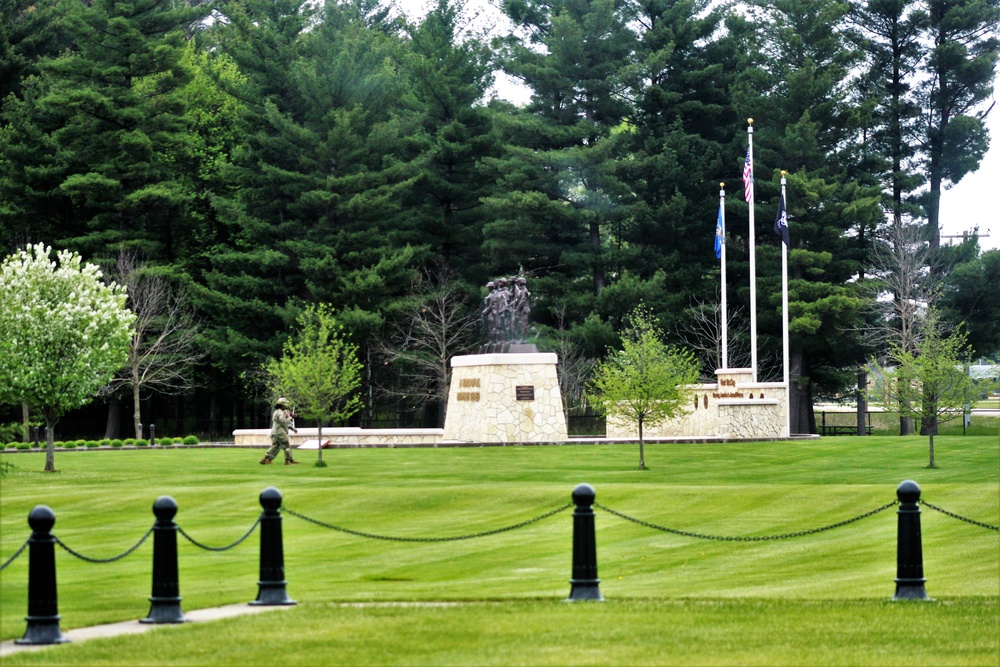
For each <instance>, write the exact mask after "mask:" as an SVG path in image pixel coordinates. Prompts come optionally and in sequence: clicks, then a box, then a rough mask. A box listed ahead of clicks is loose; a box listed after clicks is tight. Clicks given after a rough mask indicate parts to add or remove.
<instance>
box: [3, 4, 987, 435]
mask: <svg viewBox="0 0 1000 667" xmlns="http://www.w3.org/2000/svg"><path fill="white" fill-rule="evenodd" d="M192 5H196V6H192ZM207 9H208V5H205V4H201V3H173V4H163V3H157V2H155V1H154V0H138V2H135V3H132V4H121V3H118V4H115V3H113V2H111V0H94V1H93V2H89V3H88V2H66V3H60V2H57V1H56V0H40V1H39V2H36V3H28V2H26V1H25V0H0V103H2V110H0V244H2V245H3V247H4V248H9V249H12V248H14V247H16V246H19V245H23V244H24V243H25V242H37V241H44V242H47V243H50V244H53V245H57V246H60V247H63V246H69V247H71V248H72V249H76V250H78V251H79V252H81V253H82V254H83V255H84V257H85V259H88V260H92V261H95V262H99V263H101V262H106V261H107V260H108V258H109V257H111V256H112V255H113V252H114V251H115V250H117V249H118V248H121V247H131V248H135V249H138V250H140V251H141V252H142V253H143V255H144V257H145V258H146V260H147V261H148V262H149V264H150V265H151V266H152V267H154V268H155V270H157V271H158V272H162V274H163V275H165V276H168V277H169V279H170V281H171V282H172V283H176V284H177V285H181V286H183V287H184V289H185V291H187V292H188V293H190V294H191V295H192V302H193V305H194V306H195V308H196V310H197V316H198V319H199V320H200V325H201V331H202V335H201V337H200V339H199V345H200V346H201V347H202V349H203V351H204V352H205V354H206V361H205V363H204V364H203V365H202V367H201V368H200V369H199V375H200V377H201V379H202V384H203V385H204V388H203V392H204V394H199V396H198V398H197V399H192V400H196V401H197V402H198V403H205V404H209V405H210V406H211V407H210V408H206V409H205V410H206V412H208V413H210V415H211V418H212V419H216V420H218V418H219V416H220V415H219V412H222V413H227V411H228V413H227V414H223V415H222V417H223V419H228V420H230V421H235V420H237V419H244V418H249V417H251V416H254V415H253V405H252V404H253V402H254V400H255V399H254V397H253V396H252V394H253V389H252V388H251V387H250V386H249V383H248V382H246V381H244V380H243V379H241V378H250V377H252V376H253V374H254V372H255V371H256V370H257V369H259V367H260V364H261V362H262V361H263V360H265V359H267V358H269V357H274V356H277V355H278V354H279V352H280V350H281V348H282V345H283V343H284V341H285V340H286V338H288V337H289V336H290V335H291V334H294V333H296V331H295V321H296V318H297V317H298V315H299V314H300V313H301V312H303V311H304V310H305V309H306V308H308V307H309V306H310V305H311V304H315V303H329V304H331V305H332V306H333V307H334V308H336V309H337V312H338V314H339V315H338V319H339V320H340V321H341V322H342V324H343V325H344V327H345V334H346V335H347V336H349V338H350V340H351V342H352V343H353V344H355V345H357V346H358V353H359V359H360V360H361V361H362V363H363V364H364V365H365V371H364V374H363V377H362V395H363V396H365V404H364V407H363V410H362V413H361V417H360V419H361V421H362V422H363V423H364V422H365V421H366V420H371V419H373V418H375V417H376V416H378V415H380V414H384V413H386V412H389V411H391V410H387V409H385V408H384V407H383V406H380V405H379V404H378V402H377V400H384V399H378V394H377V393H376V392H375V389H376V388H379V387H388V386H396V387H397V388H399V389H405V388H400V387H398V386H397V385H399V384H400V383H399V382H398V378H397V377H395V376H394V375H393V370H392V369H391V368H388V367H384V364H379V363H375V360H376V356H377V355H376V353H377V352H378V349H379V344H378V343H379V341H380V340H386V339H388V338H389V337H390V332H391V331H392V330H393V328H394V326H395V324H397V323H399V322H401V321H404V320H405V319H406V314H407V312H408V308H409V306H410V304H411V303H412V297H413V296H414V295H413V294H412V293H411V292H412V291H413V288H412V285H413V284H414V278H415V277H416V276H417V275H420V274H421V273H422V272H423V273H426V272H428V271H435V270H441V271H444V272H446V273H447V274H448V275H449V279H450V280H452V281H453V282H454V283H455V284H456V285H458V286H459V289H460V290H461V291H462V293H463V294H468V295H470V299H471V301H472V302H476V301H477V299H479V298H481V295H478V294H476V291H477V290H479V289H481V288H482V286H483V285H484V283H485V282H486V280H488V279H492V278H494V277H498V276H507V275H513V274H515V273H522V272H523V274H524V275H526V276H527V277H528V279H529V283H530V289H531V292H532V296H533V304H532V315H533V319H534V327H535V333H536V334H537V341H538V343H539V345H540V346H541V347H544V348H546V349H558V350H560V351H561V352H560V354H561V356H562V355H565V356H566V358H567V360H568V359H570V358H573V359H574V360H575V361H578V362H579V363H578V364H577V363H575V362H574V366H575V368H576V369H577V370H575V371H573V373H572V374H571V375H572V376H573V378H574V379H573V384H575V385H579V383H580V382H584V381H585V380H586V374H587V373H588V372H589V368H590V367H591V366H592V364H593V362H594V361H595V360H596V359H597V358H599V357H600V356H602V355H603V354H604V351H605V350H606V348H607V347H608V346H609V345H614V344H616V343H617V342H618V332H619V331H621V330H622V327H623V323H624V321H625V318H626V315H627V313H628V312H629V311H631V310H632V308H634V307H635V306H636V305H637V304H638V303H640V302H641V303H643V304H645V305H646V307H647V308H648V309H649V311H650V312H651V313H652V314H653V315H654V316H656V317H657V318H658V319H659V321H660V322H661V324H662V326H663V328H664V329H665V330H666V331H668V332H672V335H679V334H678V333H677V332H682V331H684V330H685V326H686V325H688V324H689V322H690V321H691V318H692V314H693V313H696V312H701V311H706V309H708V310H710V309H711V307H712V306H713V304H715V303H716V302H717V301H718V293H719V264H718V261H717V260H716V259H715V257H714V254H713V252H712V249H711V244H712V234H713V229H714V224H715V217H716V210H717V206H718V203H719V199H718V193H719V184H720V183H723V182H724V183H725V184H726V191H727V193H728V197H727V200H726V215H727V232H728V236H727V259H728V263H727V271H728V280H729V285H728V291H727V294H728V298H729V303H730V307H731V310H735V309H740V310H742V311H743V312H746V311H747V310H748V301H749V289H748V283H749V255H748V248H749V239H750V235H751V234H753V235H754V237H755V242H756V246H757V257H756V264H757V297H758V330H759V347H760V352H761V354H760V360H761V363H760V366H761V368H760V375H761V377H762V379H777V378H778V377H779V376H780V373H781V368H780V364H779V361H778V360H779V359H780V354H781V348H780V334H781V331H780V275H779V266H780V254H779V253H780V249H779V246H778V245H777V243H776V242H775V241H774V240H773V237H772V235H771V232H770V228H771V224H772V220H773V214H774V208H775V205H776V202H777V197H778V193H779V171H780V170H787V171H788V172H789V175H788V210H789V214H790V228H791V242H792V247H791V252H790V260H791V261H790V267H791V282H790V304H791V318H790V320H791V343H792V366H793V379H794V382H795V386H796V392H795V401H796V403H795V406H794V407H795V414H796V415H797V420H793V431H809V430H812V423H811V414H812V411H811V409H810V403H811V401H812V398H813V395H814V394H823V395H833V394H840V393H842V392H843V391H844V390H845V388H847V387H849V386H850V385H851V383H852V382H853V381H854V378H855V373H856V371H855V368H856V366H857V364H858V362H860V361H861V360H862V359H863V358H865V357H866V356H867V355H869V354H871V353H873V352H875V350H874V349H872V348H870V347H868V346H867V343H866V341H863V340H861V339H860V338H859V337H858V336H856V335H855V334H854V331H856V330H857V329H858V328H859V327H860V326H861V325H862V319H863V318H862V316H861V313H862V312H864V308H863V306H864V305H865V302H866V300H868V299H870V298H871V292H872V291H871V290H868V289H865V285H866V283H867V282H868V281H869V279H870V277H871V274H872V268H873V267H872V266H871V264H872V262H871V258H870V253H871V251H872V249H873V247H880V246H881V244H884V243H886V241H885V238H884V236H885V235H884V234H883V231H882V229H883V228H884V227H885V226H886V223H895V224H897V225H899V226H903V225H911V224H921V225H922V224H927V225H928V226H929V227H930V230H931V234H930V236H929V237H928V238H929V240H930V243H931V245H935V244H936V236H935V234H934V232H935V230H936V229H937V217H936V216H937V214H936V210H937V208H936V198H937V196H938V194H937V193H939V192H940V188H941V187H947V184H949V183H955V182H958V181H959V180H960V179H961V178H962V177H963V176H964V175H965V174H966V173H968V172H969V171H970V170H974V169H975V168H977V166H978V164H979V159H980V157H981V156H982V154H983V152H984V151H985V148H986V146H987V140H988V137H987V136H986V134H985V129H984V126H983V123H982V114H983V111H984V109H985V107H986V104H985V103H984V100H987V99H988V98H989V96H990V95H991V94H992V91H993V76H994V68H995V64H996V61H997V53H998V42H997V39H996V35H995V32H991V31H990V27H991V26H993V25H995V24H996V21H997V12H998V11H1000V9H998V8H997V6H996V3H992V2H983V1H982V0H961V1H960V2H944V1H943V0H853V1H851V2H847V1H838V2H825V1H820V0H775V1H774V2H764V1H763V0H760V1H754V2H748V3H738V4H737V5H735V6H727V5H724V4H720V3H714V2H709V0H679V1H678V0H647V1H645V2H642V3H637V2H627V1H624V0H553V1H550V0H508V1H507V2H505V3H503V11H504V12H505V13H506V14H507V16H508V17H510V18H511V20H512V21H513V23H514V25H515V26H516V31H514V32H512V33H510V34H506V35H499V36H497V35H496V33H493V34H491V35H490V36H491V37H493V38H494V41H492V42H489V41H488V36H487V32H486V27H485V26H482V25H479V24H476V23H474V22H473V23H470V20H471V19H470V17H469V16H467V14H466V12H467V11H468V10H469V8H468V6H467V5H466V3H461V2H458V1H457V0H437V1H436V2H434V3H430V4H429V6H428V7H427V8H426V9H427V10H428V12H427V13H426V15H425V16H424V17H423V18H422V19H420V20H419V21H417V20H412V19H409V20H408V19H406V18H405V17H399V16H398V14H396V13H394V12H393V11H392V7H391V6H390V4H389V3H387V2H382V1H380V0H351V1H347V0H343V1H340V0H333V1H331V2H328V3H320V4H317V3H311V2H305V1H304V0H278V1H277V2H274V1H271V0H222V2H220V3H218V4H217V5H214V9H215V10H216V11H217V12H218V13H219V17H220V18H221V20H216V21H212V22H204V23H199V19H200V18H201V17H202V16H204V15H205V12H206V11H207ZM43 27H44V28H45V29H42V28H43ZM495 70H496V71H497V72H499V71H503V72H505V73H507V74H509V75H512V76H513V77H514V78H515V79H517V80H518V81H520V82H521V83H523V84H524V85H525V86H526V87H527V89H528V91H529V93H530V96H531V97H530V100H529V101H528V103H527V104H525V105H523V106H518V105H515V104H513V103H510V102H506V101H502V100H492V101H491V100H488V96H489V90H490V86H491V85H492V84H493V83H494V77H495V76H496V73H495ZM748 117H753V118H754V119H755V124H754V126H755V128H756V130H755V135H754V138H755V158H756V160H755V165H754V166H755V174H756V202H757V203H756V209H755V212H756V223H757V225H756V226H757V228H756V229H754V230H749V229H748V228H747V220H748V212H749V211H748V207H747V204H746V203H745V202H744V200H743V198H742V196H741V194H742V193H741V190H742V187H741V186H742V184H741V181H740V176H741V169H742V163H743V157H744V155H745V151H746V144H747V137H746V136H745V130H746V118H748ZM918 121H920V122H918ZM922 121H928V122H922ZM919 193H925V194H919ZM955 252H958V251H955ZM961 252H966V251H961ZM968 252H969V253H971V254H967V255H961V256H958V255H956V254H954V252H952V253H947V252H946V253H942V254H941V255H940V256H939V257H938V258H937V259H936V260H935V262H936V264H935V268H936V269H937V272H938V274H939V275H940V277H941V278H943V279H944V280H945V289H944V292H943V295H942V300H943V303H942V307H944V308H945V311H946V316H947V317H948V318H949V319H950V320H952V321H954V322H956V323H957V322H959V321H964V322H966V325H967V327H968V332H969V341H970V343H971V345H972V346H973V348H974V349H975V350H976V351H977V352H980V353H983V354H988V353H990V352H995V351H996V350H997V349H998V348H1000V332H998V331H997V330H996V326H995V322H996V321H998V319H1000V316H998V315H997V310H998V308H997V306H996V305H995V304H994V299H992V298H991V296H990V294H987V292H988V291H989V290H988V289H987V286H988V285H991V284H995V282H996V280H997V276H995V275H994V274H995V273H996V271H995V270H994V264H997V262H996V261H994V258H993V257H992V256H991V255H989V254H988V253H987V254H984V255H983V256H982V257H978V258H977V257H976V256H975V254H976V253H975V252H974V250H969V251H968ZM984 290H985V291H984ZM866 324H867V325H868V326H875V325H878V324H883V325H884V324H886V323H884V322H873V321H871V316H869V320H868V321H867V322H866ZM889 325H891V323H889ZM746 328H747V327H745V326H744V327H743V329H746ZM746 333H747V332H746V331H735V330H733V329H732V328H731V330H730V338H731V339H733V338H735V337H738V336H741V335H742V336H745V335H746ZM703 370H705V371H706V372H707V373H709V374H711V373H712V371H713V370H714V369H711V368H706V369H703ZM566 389H567V391H568V390H569V387H568V385H567V387H566ZM199 391H202V390H199ZM202 398H205V399H208V400H204V401H202ZM248 404H249V405H248ZM201 407H202V406H201V405H199V409H200V408H201ZM248 407H249V408H250V409H248ZM390 407H396V406H390ZM14 418H15V414H11V415H10V417H9V419H14ZM189 418H190V416H189ZM204 418H205V415H204V414H199V415H198V417H197V419H199V420H201V419H204ZM5 419H7V417H5ZM184 428H185V429H187V428H189V427H187V426H185V427H184ZM214 428H215V427H214V426H213V427H211V428H210V429H207V430H209V431H212V430H213V429H214ZM199 432H200V427H199ZM2 440H3V438H0V441H2Z"/></svg>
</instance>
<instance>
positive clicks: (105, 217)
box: [4, 0, 207, 261]
mask: <svg viewBox="0 0 1000 667" xmlns="http://www.w3.org/2000/svg"><path fill="white" fill-rule="evenodd" d="M63 7H64V11H65V13H64V15H63V16H62V18H61V25H62V28H63V29H64V30H65V31H66V34H67V35H68V36H69V37H70V38H71V40H72V43H73V45H74V46H73V48H72V49H69V50H67V51H65V52H63V53H62V54H60V55H59V56H57V57H52V58H47V59H45V60H44V61H42V62H41V63H40V65H39V67H40V69H41V74H40V78H39V79H38V80H37V83H36V84H33V86H34V87H33V89H32V90H30V91H25V97H24V99H23V100H19V101H17V102H15V103H13V104H9V105H7V106H6V107H5V118H6V119H7V121H8V122H9V123H10V126H9V129H10V134H9V135H8V137H9V138H10V139H11V141H10V143H9V144H7V145H6V147H5V149H4V153H5V154H6V155H7V156H8V159H9V160H10V163H11V164H12V166H13V167H14V171H13V173H10V174H8V176H7V178H5V179H4V180H5V183H4V190H5V195H7V196H10V197H11V198H12V199H13V201H14V202H16V203H15V204H14V206H16V207H17V209H15V210H20V211H27V210H32V209H34V208H35V206H34V205H35V204H36V203H37V204H38V210H39V211H40V212H41V214H42V215H44V216H46V217H48V219H42V220H40V221H39V222H40V223H41V228H42V229H44V230H48V231H49V232H50V233H51V234H52V235H53V238H52V240H53V241H57V242H59V243H60V244H61V245H68V246H71V247H74V248H78V249H80V250H81V251H82V252H85V253H87V254H90V255H93V254H94V253H96V252H98V251H101V250H104V249H105V248H108V247H120V246H123V245H131V246H135V247H139V248H141V249H142V250H144V251H145V253H146V254H147V255H148V256H150V257H151V258H157V259H160V258H162V259H166V260H167V261H170V260H172V259H173V258H174V257H175V256H176V254H177V248H176V236H177V230H176V229H175V226H176V224H177V221H178V220H182V219H183V218H184V215H185V208H186V205H187V200H188V195H187V193H186V192H185V190H184V188H183V185H182V183H181V182H180V181H179V179H178V176H177V174H176V171H175V169H174V167H173V163H174V161H175V159H176V156H177V154H178V153H181V152H183V151H184V150H185V146H184V140H185V132H186V128H185V127H184V123H183V112H184V104H185V103H184V98H183V95H182V90H183V86H184V84H185V83H186V82H187V80H188V76H189V74H188V72H187V70H186V68H185V67H184V66H183V65H182V64H181V57H182V54H183V47H184V39H185V33H184V27H185V26H186V25H188V24H190V23H191V22H192V21H193V20H195V19H196V18H198V17H199V16H203V15H204V14H205V12H206V11H207V10H205V9H198V8H188V7H185V6H183V5H182V6H176V7H175V6H172V5H164V4H163V3H161V2H157V1H156V0H137V2H134V3H131V4H128V5H122V4H120V3H114V2H111V1H110V0H94V2H92V3H86V4H85V3H67V4H65V5H63ZM39 151H44V153H39ZM33 155H34V157H33ZM24 158H26V159H24ZM12 208H13V207H12ZM35 215H37V214H35Z"/></svg>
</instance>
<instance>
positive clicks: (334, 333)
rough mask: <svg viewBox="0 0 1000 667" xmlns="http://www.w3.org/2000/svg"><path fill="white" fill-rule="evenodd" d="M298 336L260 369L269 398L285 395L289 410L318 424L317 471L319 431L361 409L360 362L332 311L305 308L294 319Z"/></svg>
mask: <svg viewBox="0 0 1000 667" xmlns="http://www.w3.org/2000/svg"><path fill="white" fill-rule="evenodd" d="M297 329H298V333H297V335H296V336H294V337H293V338H291V339H289V340H288V341H286V342H285V346H284V351H283V354H282V356H281V358H279V359H272V360H270V361H269V362H268V363H267V364H266V366H265V370H266V372H267V374H268V375H269V376H270V379H271V386H272V387H273V390H274V392H275V394H277V395H282V396H287V397H288V398H289V399H290V400H291V401H292V404H293V405H294V406H295V410H296V411H297V412H298V413H299V414H301V415H302V416H303V417H305V418H307V419H312V420H315V421H316V422H317V424H318V425H319V429H318V430H319V436H318V437H319V442H320V444H321V446H320V447H319V455H318V458H317V460H316V465H317V466H319V467H323V466H325V465H326V464H325V463H323V447H322V442H323V427H324V426H326V425H327V424H329V423H331V422H334V421H341V420H344V419H347V418H348V417H350V416H352V415H353V414H354V413H356V412H357V411H358V410H359V409H360V408H361V397H360V396H358V394H357V390H358V387H360V386H361V368H362V366H361V362H359V361H358V358H357V350H358V348H357V346H356V345H353V344H352V343H349V342H347V341H346V340H345V338H344V335H343V328H342V327H341V326H340V324H339V323H338V321H337V316H336V312H335V311H334V310H333V308H332V307H330V306H329V304H317V305H313V306H310V307H308V308H307V309H306V310H305V311H304V312H303V313H302V314H301V315H300V316H299V318H298V320H297Z"/></svg>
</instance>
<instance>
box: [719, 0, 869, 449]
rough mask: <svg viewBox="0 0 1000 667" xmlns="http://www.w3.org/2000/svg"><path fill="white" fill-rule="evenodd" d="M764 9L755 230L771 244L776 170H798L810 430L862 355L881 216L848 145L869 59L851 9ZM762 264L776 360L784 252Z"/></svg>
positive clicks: (798, 412)
mask: <svg viewBox="0 0 1000 667" xmlns="http://www.w3.org/2000/svg"><path fill="white" fill-rule="evenodd" d="M755 6H756V7H757V11H760V12H761V13H760V14H759V15H757V19H758V20H757V23H758V25H759V26H761V27H762V30H761V32H760V35H759V38H760V42H759V45H758V48H759V50H760V54H761V56H762V58H761V60H760V62H761V63H762V64H763V67H761V68H760V70H759V71H757V72H755V73H753V75H752V76H753V80H754V81H755V84H754V87H750V86H744V87H742V88H741V89H739V97H738V103H739V104H740V105H741V106H742V108H743V109H744V110H745V111H746V115H748V116H751V115H752V116H753V117H754V118H755V119H756V121H757V122H755V124H754V125H755V132H754V136H755V142H754V150H755V160H756V163H755V165H754V171H755V176H756V178H755V180H756V194H755V196H756V201H757V220H758V222H759V223H761V224H759V225H758V228H757V229H756V230H755V232H756V234H757V238H758V239H759V240H761V241H763V240H764V239H768V238H773V236H772V235H771V233H770V227H771V220H770V219H769V218H770V216H768V215H767V214H766V213H764V211H767V208H768V207H766V206H764V205H762V204H764V202H766V201H768V200H771V201H773V200H774V198H775V197H776V196H777V194H778V192H777V182H776V181H777V173H776V172H777V171H778V170H779V169H785V170H788V172H789V174H790V175H789V177H788V181H789V183H788V213H789V217H790V220H791V222H790V225H789V226H790V227H791V239H792V240H791V252H790V264H789V273H790V276H789V278H790V280H789V310H790V320H789V329H790V332H791V369H790V372H791V380H792V391H791V396H792V402H791V406H790V410H791V416H792V418H791V430H792V432H793V433H811V432H815V419H814V417H813V410H812V404H813V398H814V395H815V394H817V393H824V392H828V393H834V392H838V391H841V390H843V388H844V387H845V386H846V385H847V384H848V383H849V382H851V381H853V379H854V369H855V368H856V367H857V366H856V363H854V362H859V361H860V360H861V359H862V358H863V354H864V349H863V347H862V346H861V344H860V340H859V338H858V337H856V336H852V335H850V334H849V333H848V332H849V331H850V330H851V329H853V328H856V324H857V319H858V317H859V313H860V311H861V308H862V306H863V303H864V300H863V298H862V296H861V294H860V293H859V291H858V287H857V286H856V285H855V284H854V282H853V281H854V280H855V279H856V278H857V276H858V274H859V271H860V268H861V266H862V265H863V262H864V259H865V256H864V253H863V249H859V248H858V247H857V245H856V244H855V243H853V240H852V239H853V237H854V236H855V235H856V233H857V230H858V228H859V227H864V228H868V229H870V228H871V227H872V226H874V225H876V224H877V223H878V222H879V221H880V220H881V210H880V206H879V204H880V194H879V189H878V188H875V187H867V186H865V185H864V184H859V183H857V182H855V181H852V180H851V178H850V176H849V169H848V164H849V161H850V160H851V159H852V153H851V151H849V150H848V148H849V146H850V143H851V141H852V140H853V138H854V133H855V132H856V128H855V125H854V115H853V112H852V109H851V105H850V103H849V102H850V100H849V97H848V94H849V90H850V86H849V84H850V79H849V77H850V74H851V72H852V69H853V68H854V67H855V66H856V65H857V63H858V59H859V57H860V54H859V53H858V52H857V50H855V49H852V48H850V45H849V44H848V43H847V40H846V36H845V32H844V30H845V17H846V15H847V9H848V7H847V5H846V3H829V2H825V1H821V0H778V1H777V2H774V3H766V4H765V3H761V4H760V5H755ZM772 170H773V171H772ZM769 172H770V173H772V174H773V177H772V178H770V179H768V178H767V174H768V173H769ZM771 210H773V209H771ZM765 230H767V231H765ZM758 257H759V261H758V295H759V298H760V295H763V298H761V299H760V303H759V304H758V305H759V307H760V308H761V311H760V315H761V319H760V322H759V328H760V332H761V333H763V334H768V335H767V336H766V337H764V339H763V340H762V346H761V347H762V350H763V351H764V355H763V358H767V357H770V358H774V359H777V358H780V356H779V355H780V347H779V345H780V342H779V341H780V338H779V336H780V323H779V320H778V316H779V314H780V297H781V288H780V280H781V277H780V270H779V268H778V262H777V258H778V249H777V247H776V245H771V244H768V243H759V244H758ZM773 374H774V375H777V373H773ZM765 375H766V373H765Z"/></svg>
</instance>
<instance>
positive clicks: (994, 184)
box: [396, 0, 1000, 250]
mask: <svg viewBox="0 0 1000 667" xmlns="http://www.w3.org/2000/svg"><path fill="white" fill-rule="evenodd" d="M499 1H500V0H466V2H464V3H463V5H464V7H465V8H466V9H467V10H476V9H480V8H481V9H482V10H483V13H484V14H485V15H488V16H490V17H500V16H502V14H501V12H500V11H499V10H498V9H497V8H496V5H497V4H498V3H499ZM433 3H434V0H396V4H397V6H398V7H399V8H400V9H402V10H403V11H404V12H406V13H407V14H408V15H409V16H411V17H419V16H423V15H424V14H425V13H426V12H427V10H428V9H429V7H430V6H431V5H432V4H433ZM998 86H1000V83H998ZM497 92H498V94H499V96H500V97H504V98H507V99H510V100H511V101H514V102H518V103H521V102H526V101H527V99H528V93H527V91H526V89H524V88H520V89H519V87H518V85H517V84H516V83H515V82H512V81H510V80H509V79H508V78H507V77H504V76H503V75H500V74H498V75H497ZM987 127H988V128H989V131H990V138H991V142H990V150H989V152H987V154H986V157H985V158H984V159H983V161H982V163H981V164H980V166H979V169H978V170H977V171H976V172H974V173H972V174H969V175H967V176H966V177H965V178H963V179H962V181H961V182H959V183H958V185H955V186H954V187H952V188H951V189H949V190H946V191H944V192H942V193H941V235H942V239H941V242H942V243H943V244H949V243H956V242H957V241H958V240H959V239H957V238H954V239H953V238H945V237H947V236H958V237H960V236H961V235H962V234H963V233H964V232H969V231H972V229H973V228H975V227H978V228H979V234H980V238H979V246H980V248H982V249H983V250H990V249H1000V205H997V204H995V203H992V202H991V201H990V195H991V194H992V193H993V190H992V189H993V188H1000V100H998V104H997V106H996V108H994V109H993V111H992V112H991V113H990V115H989V117H988V118H987ZM993 201H996V199H994V200H993Z"/></svg>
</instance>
